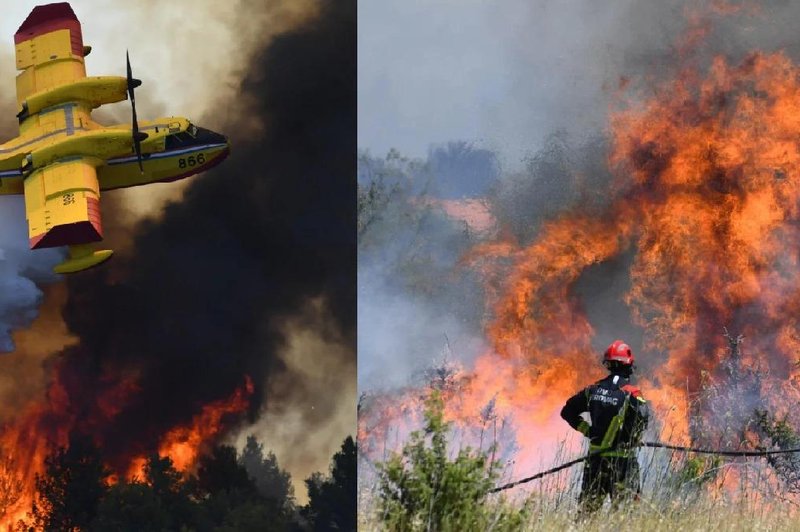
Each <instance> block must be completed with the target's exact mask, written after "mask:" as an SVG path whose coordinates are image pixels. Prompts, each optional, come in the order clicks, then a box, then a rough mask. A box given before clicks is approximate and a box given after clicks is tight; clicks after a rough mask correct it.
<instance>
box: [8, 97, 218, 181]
mask: <svg viewBox="0 0 800 532" xmlns="http://www.w3.org/2000/svg"><path fill="white" fill-rule="evenodd" d="M81 107H82V106H80V105H78V104H75V103H68V104H64V105H59V106H55V107H54V108H52V109H45V110H43V111H41V112H40V113H39V115H38V117H39V119H40V122H44V124H42V125H44V128H42V127H41V126H40V127H39V128H30V132H31V133H34V132H35V133H34V134H28V135H26V134H25V133H26V131H25V129H28V128H24V129H23V130H22V131H21V132H20V133H21V134H20V136H18V137H16V138H14V139H12V140H10V141H8V142H6V143H4V144H2V145H0V168H2V167H3V166H6V167H7V166H13V165H16V166H17V167H16V168H13V169H8V170H0V194H23V192H24V187H23V182H24V179H25V177H26V175H25V174H26V172H25V171H24V170H23V165H24V161H22V157H23V156H24V155H25V154H27V153H31V152H33V153H36V152H39V153H42V152H45V151H48V152H51V153H52V154H53V155H52V156H53V157H55V159H54V160H53V161H52V163H55V164H57V163H58V162H59V160H69V159H71V158H73V157H75V156H80V155H82V154H87V153H91V154H97V155H98V160H97V163H98V166H97V167H96V170H97V178H98V182H99V185H100V190H113V189H117V188H125V187H133V186H140V185H147V184H150V183H163V182H171V181H176V180H178V179H183V178H185V177H189V176H191V175H194V174H197V173H199V172H202V171H205V170H207V169H209V168H211V167H212V166H215V165H216V164H219V163H220V162H221V161H222V160H224V159H225V157H226V156H227V155H228V153H229V150H230V145H229V143H228V140H227V138H226V137H224V136H223V135H220V134H219V133H215V132H213V131H210V130H207V129H203V128H198V127H196V126H194V125H193V124H191V123H190V122H189V121H188V120H187V119H186V118H183V117H175V116H173V117H164V118H159V119H156V120H152V121H140V123H139V130H140V131H142V132H144V133H146V134H147V135H148V137H147V139H145V140H144V141H142V169H143V171H140V169H139V163H138V159H137V157H136V155H135V154H134V153H133V150H132V149H131V146H130V144H131V143H130V140H129V139H130V136H131V127H130V125H127V124H120V125H114V126H102V125H100V124H98V123H96V122H94V121H93V120H92V119H91V113H90V112H89V111H87V110H86V109H81ZM19 161H21V163H22V164H17V163H18V162H19ZM4 162H5V163H6V164H5V165H4V164H3V163H4ZM35 162H36V161H35Z"/></svg>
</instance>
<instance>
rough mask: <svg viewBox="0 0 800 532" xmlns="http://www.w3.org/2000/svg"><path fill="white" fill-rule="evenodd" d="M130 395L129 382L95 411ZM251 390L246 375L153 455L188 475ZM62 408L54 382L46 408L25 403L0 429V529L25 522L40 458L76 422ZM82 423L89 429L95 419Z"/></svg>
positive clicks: (138, 460)
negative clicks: (22, 408)
mask: <svg viewBox="0 0 800 532" xmlns="http://www.w3.org/2000/svg"><path fill="white" fill-rule="evenodd" d="M136 391H137V387H136V384H135V382H131V381H122V382H120V383H119V384H118V385H117V386H114V387H110V388H109V389H108V391H107V392H106V393H105V394H104V395H103V396H102V397H100V398H99V399H98V404H99V405H100V407H101V408H100V409H99V411H100V412H102V413H103V415H105V416H108V417H109V418H111V417H113V416H114V415H116V414H117V413H118V412H119V411H120V409H121V407H122V405H124V404H125V401H126V400H127V398H129V397H130V396H131V395H132V394H135V393H136ZM253 391H254V387H253V382H252V380H251V379H250V377H249V376H246V377H245V383H244V385H243V386H242V387H240V388H238V389H237V390H236V391H235V392H234V393H233V394H232V395H231V396H230V397H228V398H226V399H221V400H219V401H214V402H212V403H209V404H207V405H204V406H202V408H201V409H200V412H199V413H198V414H197V415H196V416H195V417H194V418H193V419H192V421H191V422H190V423H189V424H187V425H185V426H176V427H174V428H173V429H171V430H170V431H168V432H167V433H166V434H165V435H164V436H163V437H162V439H161V443H160V445H159V448H158V453H159V455H161V456H168V457H169V458H171V459H172V461H173V463H174V465H175V467H176V469H178V470H179V471H181V472H183V473H190V472H191V471H192V468H193V466H194V465H195V463H196V462H197V459H198V457H199V455H200V454H201V453H202V452H203V451H204V450H205V449H206V446H208V445H209V444H211V443H213V442H214V441H215V440H216V439H217V438H218V437H219V436H220V435H221V434H222V433H223V431H224V429H225V428H226V427H227V425H226V420H228V419H229V418H230V416H232V415H235V414H240V413H242V412H243V411H245V410H246V408H247V407H248V405H249V401H250V397H251V396H252V394H253ZM67 405H68V401H67V399H66V397H65V396H64V394H63V393H62V391H61V387H60V386H59V383H58V380H57V379H56V380H54V381H53V382H52V383H51V385H50V388H49V391H48V402H47V403H46V404H43V403H33V404H31V405H30V406H29V408H28V409H27V410H26V411H25V412H23V413H21V414H20V415H19V416H18V417H17V418H16V419H14V420H12V421H10V422H9V423H7V424H6V426H5V427H3V430H2V435H0V449H2V450H3V452H4V453H7V454H6V455H4V456H0V528H10V527H11V526H13V525H14V524H16V522H17V521H19V520H20V519H25V518H26V517H27V514H28V512H30V509H31V504H32V502H33V501H34V498H35V496H36V488H35V478H36V475H40V474H42V473H44V467H45V458H46V457H47V456H48V455H50V454H51V453H52V452H53V451H54V450H55V449H57V448H59V447H64V446H66V445H67V444H68V440H69V433H70V430H71V429H72V428H73V427H75V426H76V424H77V423H78V420H76V419H75V418H74V416H73V415H70V414H68V413H67ZM82 422H83V423H88V426H89V427H90V426H91V425H92V423H93V422H94V423H96V422H98V420H94V421H88V422H87V421H86V420H83V421H82ZM98 443H102V442H98ZM145 461H146V458H145V457H143V456H137V457H132V458H131V459H130V466H129V467H128V469H127V471H123V472H122V473H124V474H125V476H126V477H127V478H128V479H129V480H133V479H134V478H138V479H142V478H143V476H144V474H143V472H144V465H145ZM118 478H119V477H118V474H117V473H114V474H112V476H111V477H109V479H108V482H109V484H113V483H115V482H116V481H117V479H118Z"/></svg>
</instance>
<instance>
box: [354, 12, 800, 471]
mask: <svg viewBox="0 0 800 532" xmlns="http://www.w3.org/2000/svg"><path fill="white" fill-rule="evenodd" d="M726 6H727V4H725V3H722V2H717V3H715V4H714V8H715V11H716V12H717V13H722V12H736V11H737V10H735V9H732V10H726V9H725V7H726ZM689 20H690V26H689V30H688V31H687V32H686V34H685V35H684V37H683V40H682V42H681V44H680V46H678V47H677V48H676V49H677V51H678V53H677V55H678V61H679V65H678V68H677V69H676V71H675V75H674V76H671V77H670V79H668V80H666V81H664V82H663V83H661V84H659V85H657V86H656V87H651V93H650V95H649V97H645V98H643V99H640V97H638V96H636V97H635V96H634V95H633V94H632V90H631V89H630V85H631V84H630V83H624V84H622V86H623V88H622V90H623V91H629V92H628V93H626V92H623V93H622V94H621V95H620V96H619V101H618V102H616V103H615V107H614V109H613V110H612V113H611V118H610V125H609V130H608V134H609V138H610V141H611V143H610V150H609V154H608V165H609V168H610V169H611V170H612V172H613V174H614V176H615V179H614V183H613V188H612V190H610V191H609V192H608V195H609V202H608V206H607V209H606V211H605V214H604V215H602V216H592V217H590V216H588V215H586V214H583V213H581V212H565V213H562V215H561V216H559V217H558V218H556V219H553V220H551V221H549V222H548V223H546V224H545V225H544V226H543V228H542V230H541V231H540V233H539V234H538V235H537V237H536V239H535V240H534V241H533V242H530V243H519V242H515V241H513V240H511V239H508V238H505V239H498V240H495V241H489V242H484V243H481V244H479V245H478V246H476V247H475V248H474V249H473V250H472V251H471V253H470V254H469V256H468V257H466V259H465V262H466V264H468V265H469V266H470V267H472V268H473V269H474V270H475V271H477V272H479V273H480V274H481V276H482V278H483V279H484V286H485V292H486V294H487V295H486V302H487V315H488V316H489V317H490V319H489V321H488V323H487V325H486V331H485V333H486V337H487V339H488V341H489V344H490V345H491V348H492V349H491V352H489V353H486V354H485V355H484V356H482V357H481V358H479V359H478V361H477V362H476V364H475V368H474V370H473V371H472V372H471V373H470V374H469V375H468V376H465V377H464V378H463V379H461V380H460V385H459V388H458V392H457V394H456V395H457V398H458V400H457V401H455V402H454V405H456V406H453V407H451V409H450V411H449V416H450V418H451V419H452V420H454V421H457V422H458V423H459V424H462V425H467V426H474V425H475V424H476V417H477V413H478V412H480V411H481V409H482V408H484V406H485V405H486V404H487V403H488V402H489V401H493V403H492V404H493V407H494V408H495V409H496V411H497V412H498V415H500V416H501V417H504V416H505V417H509V418H511V419H512V420H513V423H514V425H515V426H516V443H517V445H518V446H519V453H518V454H517V456H516V466H515V473H516V474H520V473H522V472H530V471H531V470H535V469H536V467H537V465H538V464H539V463H541V462H542V461H544V462H546V461H547V458H546V457H547V455H548V454H549V453H551V451H552V450H553V449H554V446H555V442H556V441H557V439H559V438H561V437H563V436H564V435H565V434H566V433H567V432H568V429H567V428H566V425H565V424H564V423H563V421H562V420H561V419H560V417H559V415H558V413H559V411H560V408H561V406H562V405H563V404H564V401H565V400H566V398H567V397H569V396H570V395H572V394H573V393H575V392H576V391H577V390H579V389H581V388H583V387H584V386H586V385H587V384H589V383H590V382H592V381H593V380H595V379H596V378H598V377H600V376H602V374H603V370H602V367H601V366H600V364H599V361H600V357H599V354H598V353H597V352H596V350H595V349H593V348H592V344H591V340H592V338H593V336H594V335H595V329H594V328H593V326H592V324H591V323H590V321H589V319H588V317H587V315H586V312H585V310H584V306H583V302H582V301H581V300H580V298H579V296H578V295H577V294H576V291H575V287H576V283H577V282H578V281H579V279H580V278H581V276H582V275H584V274H585V273H586V271H587V270H588V269H590V267H592V266H593V265H596V264H599V263H603V262H606V261H610V260H612V259H616V258H619V257H621V256H622V255H623V254H626V255H632V256H633V260H632V264H631V266H630V270H629V272H628V274H629V278H630V289H629V291H628V292H627V294H626V295H625V296H624V300H623V301H620V302H619V305H620V306H625V307H627V312H630V314H631V316H632V319H633V322H634V323H635V324H636V325H637V326H639V327H641V329H642V331H643V334H644V342H643V346H642V349H641V352H639V353H637V356H638V359H639V361H642V360H644V361H646V362H645V364H644V365H646V366H647V367H648V368H649V369H652V371H649V372H648V373H647V374H644V375H642V376H641V377H640V379H639V382H640V384H641V386H642V388H643V390H644V395H645V396H646V397H647V398H648V399H649V400H650V402H651V403H652V404H653V405H654V407H655V410H656V411H657V413H658V417H659V420H660V422H661V424H662V427H663V428H664V430H665V431H667V430H668V431H669V435H670V439H671V440H672V441H673V442H676V443H689V442H690V441H697V440H698V438H699V437H700V435H699V434H697V433H693V431H692V429H691V427H690V423H689V417H690V414H691V413H692V408H691V405H690V403H691V401H692V396H693V394H695V393H696V392H698V390H699V389H700V388H701V386H702V379H703V375H711V376H714V375H719V374H720V372H721V365H722V363H723V361H724V360H725V359H726V357H727V356H728V347H729V346H728V344H727V342H726V339H725V338H724V337H723V335H722V332H723V330H724V328H725V327H728V328H729V329H730V330H733V331H736V332H737V333H740V334H742V335H744V337H746V338H747V344H746V345H747V349H745V350H744V351H743V353H742V363H743V364H745V365H753V366H756V365H758V366H759V367H761V368H762V369H763V370H764V374H765V375H767V376H768V378H765V379H764V380H763V381H761V382H760V383H759V384H758V386H760V388H759V390H758V393H757V394H756V395H757V399H758V401H759V402H760V405H757V406H761V407H766V408H769V409H771V411H773V412H775V413H777V414H785V415H788V416H789V419H790V420H792V421H793V422H794V423H798V422H800V418H798V413H797V411H796V409H791V408H788V406H787V405H788V404H790V403H794V402H795V401H796V400H797V399H799V398H800V389H798V386H797V382H798V378H799V377H800V375H799V374H798V362H797V353H798V352H800V328H799V326H800V324H798V316H799V315H800V312H799V311H800V264H798V260H799V259H800V224H799V223H798V222H800V66H799V65H797V64H795V63H794V62H793V61H792V60H791V59H790V58H789V57H788V56H787V55H785V54H784V53H781V52H777V53H764V52H759V51H755V52H752V53H749V54H748V55H746V56H745V57H744V58H741V59H736V60H734V59H730V58H726V57H723V56H718V57H715V58H713V59H712V60H711V62H710V65H708V64H706V63H703V61H701V60H698V59H697V58H696V57H694V56H693V55H692V53H691V51H692V50H693V49H694V48H696V47H697V46H699V45H700V43H701V42H702V40H703V39H704V38H705V36H707V35H708V32H709V31H710V25H709V24H708V20H707V19H704V18H702V17H696V16H692V17H689ZM500 234H501V235H502V234H505V233H504V232H502V231H501V232H500ZM609 332H610V334H612V335H614V334H615V333H614V332H613V331H609ZM415 394H418V391H408V392H406V394H405V398H402V397H401V398H400V399H399V400H397V401H396V402H395V403H394V404H393V406H392V408H393V409H394V411H393V412H389V411H388V410H387V411H385V412H387V413H389V415H391V414H393V413H396V412H398V411H402V410H403V409H404V408H406V407H405V406H403V405H407V404H410V401H412V400H413V399H414V397H415ZM787 397H788V398H791V400H790V401H788V402H787ZM695 414H696V412H695ZM713 414H714V413H713V412H701V413H700V415H713ZM382 416H383V414H382V413H380V412H377V413H376V412H367V414H366V415H364V416H362V420H361V421H360V423H361V424H362V430H361V434H362V437H364V438H367V439H368V438H369V437H370V436H371V435H370V434H368V430H367V429H369V427H367V425H368V424H371V425H369V426H370V427H374V426H377V425H376V424H375V421H374V420H375V419H376V418H381V417H382ZM402 423H403V421H402V418H399V419H398V418H395V426H397V424H402ZM795 426H797V425H795Z"/></svg>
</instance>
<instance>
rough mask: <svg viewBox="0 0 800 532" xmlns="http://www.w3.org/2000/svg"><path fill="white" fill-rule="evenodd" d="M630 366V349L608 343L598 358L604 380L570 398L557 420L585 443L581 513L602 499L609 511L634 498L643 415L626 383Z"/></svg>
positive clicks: (642, 404)
mask: <svg viewBox="0 0 800 532" xmlns="http://www.w3.org/2000/svg"><path fill="white" fill-rule="evenodd" d="M633 360H634V359H633V352H632V351H631V348H630V347H629V346H628V345H627V344H626V343H625V342H623V341H622V340H616V341H614V342H613V343H612V344H611V345H609V346H608V349H606V352H605V353H604V354H603V364H604V365H605V366H606V368H608V371H609V375H608V376H607V377H606V378H604V379H602V380H600V381H598V382H596V383H594V384H592V385H590V386H588V387H586V388H584V389H583V390H581V391H580V392H578V393H576V394H575V395H573V396H572V397H570V398H569V399H568V400H567V404H565V405H564V408H562V409H561V417H562V418H564V420H566V422H567V423H569V425H570V426H571V427H572V428H573V429H575V430H577V431H578V432H580V433H582V434H583V435H584V436H586V437H588V438H589V450H590V453H592V456H590V457H589V458H588V459H587V460H586V461H585V462H584V470H583V483H582V486H581V495H580V505H581V509H582V513H590V512H593V511H595V510H597V509H598V508H600V507H601V506H602V505H603V502H604V501H605V498H606V496H609V497H611V502H612V504H614V505H616V504H618V502H619V500H620V498H621V497H623V496H626V495H628V496H632V497H633V498H634V499H638V497H639V492H640V485H639V464H638V462H637V461H636V446H637V444H638V443H639V441H640V438H641V435H642V432H643V431H644V429H645V427H646V426H647V421H648V412H647V404H646V401H645V400H644V397H642V393H641V392H640V391H639V388H637V387H636V386H634V385H632V384H631V383H630V378H631V374H632V373H633V369H634V365H633ZM587 415H588V416H587ZM587 417H588V419H587Z"/></svg>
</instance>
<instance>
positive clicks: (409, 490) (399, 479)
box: [378, 390, 527, 531]
mask: <svg viewBox="0 0 800 532" xmlns="http://www.w3.org/2000/svg"><path fill="white" fill-rule="evenodd" d="M448 432H449V424H448V423H447V422H445V421H444V401H443V400H442V396H441V394H440V392H439V391H437V390H433V391H432V392H431V394H430V396H429V397H428V398H427V400H426V403H425V427H424V430H422V431H415V432H413V433H412V434H411V436H410V438H409V441H408V443H406V444H405V446H404V447H403V450H402V452H401V453H399V454H394V455H393V456H392V457H390V458H389V459H388V460H387V461H386V462H384V463H382V464H379V465H378V470H379V473H380V482H379V486H378V499H379V511H380V517H379V518H380V521H381V522H382V525H383V527H385V528H386V529H389V530H398V531H406V530H409V531H411V530H437V531H439V530H441V531H448V530H486V529H487V528H492V529H493V530H519V529H520V527H521V526H522V524H523V523H524V522H525V520H526V518H527V516H526V511H525V510H524V509H523V510H522V511H520V510H518V509H512V508H510V507H508V506H507V505H506V504H505V502H504V501H503V500H497V501H493V500H489V493H488V492H489V490H490V489H491V488H492V487H494V485H495V481H496V480H497V478H498V473H497V469H498V464H497V463H496V462H492V461H491V460H490V459H489V458H488V453H490V452H491V451H492V448H490V449H488V450H487V451H481V450H473V449H472V448H470V447H465V448H462V449H460V450H459V451H458V453H457V454H456V455H455V456H454V457H452V458H451V457H450V455H449V453H448V449H447V435H448Z"/></svg>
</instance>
